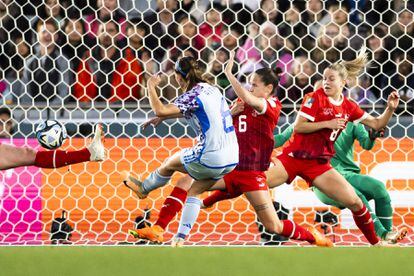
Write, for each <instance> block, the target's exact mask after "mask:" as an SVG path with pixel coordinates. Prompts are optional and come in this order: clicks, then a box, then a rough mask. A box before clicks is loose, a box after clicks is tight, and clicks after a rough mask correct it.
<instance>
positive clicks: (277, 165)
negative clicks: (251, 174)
mask: <svg viewBox="0 0 414 276" xmlns="http://www.w3.org/2000/svg"><path fill="white" fill-rule="evenodd" d="M272 160H273V163H274V166H272V167H270V168H269V169H268V170H267V171H266V172H265V174H266V179H267V181H266V182H267V186H269V188H275V187H277V186H280V185H282V184H283V183H286V182H287V181H288V180H289V172H288V171H289V164H288V162H287V161H284V159H281V160H279V159H277V158H274V159H272ZM293 178H294V177H293ZM292 180H293V179H292Z"/></svg>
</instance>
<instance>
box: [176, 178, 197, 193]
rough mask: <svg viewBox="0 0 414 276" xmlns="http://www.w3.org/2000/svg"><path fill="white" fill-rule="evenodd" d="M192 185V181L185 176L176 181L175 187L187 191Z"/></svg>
mask: <svg viewBox="0 0 414 276" xmlns="http://www.w3.org/2000/svg"><path fill="white" fill-rule="evenodd" d="M192 183H193V179H192V178H191V177H190V176H188V175H186V176H183V177H181V178H180V179H179V180H178V181H177V184H175V186H176V187H178V188H181V189H183V190H186V191H188V190H190V188H191V184H192Z"/></svg>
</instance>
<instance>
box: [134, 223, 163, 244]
mask: <svg viewBox="0 0 414 276" xmlns="http://www.w3.org/2000/svg"><path fill="white" fill-rule="evenodd" d="M164 232H165V231H164V229H162V228H161V226H159V225H153V226H148V225H146V226H145V227H144V228H142V229H135V230H128V234H130V235H132V236H133V237H134V238H136V239H144V240H149V241H151V242H155V243H162V242H163V241H164Z"/></svg>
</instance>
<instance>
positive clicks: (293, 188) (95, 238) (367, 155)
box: [0, 0, 414, 245]
mask: <svg viewBox="0 0 414 276" xmlns="http://www.w3.org/2000/svg"><path fill="white" fill-rule="evenodd" d="M0 18H1V25H0V45H1V47H2V50H1V54H0V60H1V66H0V67H1V70H0V76H1V79H0V101H1V106H5V107H7V108H8V109H9V110H11V113H12V119H11V120H10V121H7V120H8V118H7V117H5V118H4V117H3V116H4V115H2V114H0V119H1V121H0V122H3V132H1V133H0V134H1V136H2V137H3V138H2V142H3V143H10V144H14V145H17V146H23V145H26V146H30V147H33V148H36V149H39V145H38V143H37V141H36V140H35V139H34V130H35V127H36V125H37V124H38V123H39V121H40V120H44V119H56V120H58V121H60V122H62V123H63V124H65V126H66V128H67V130H68V132H69V135H70V136H71V138H70V139H68V141H67V142H66V143H65V144H64V146H63V149H65V150H69V149H80V148H82V147H83V146H84V145H85V144H86V142H87V138H88V137H89V136H90V134H91V132H92V127H93V126H94V125H95V124H96V123H98V122H101V123H103V125H104V126H105V129H106V132H107V138H106V140H105V146H106V148H107V149H108V152H109V159H108V160H107V161H105V162H102V163H84V164H78V165H73V166H70V167H67V168H61V169H56V170H48V169H37V168H33V167H25V168H18V169H13V170H8V171H3V172H1V178H0V243H1V244H47V243H50V239H51V234H50V230H51V227H52V223H53V221H54V219H56V218H59V217H60V216H61V212H62V211H63V210H66V211H67V214H66V217H67V222H68V223H69V224H70V225H71V226H72V228H73V232H72V233H71V242H72V243H75V244H114V243H124V242H134V241H133V240H132V239H131V238H129V237H128V236H127V230H128V229H130V228H134V227H136V226H138V225H141V224H142V221H143V220H147V221H154V219H155V218H156V217H157V215H158V211H159V210H160V208H161V205H162V202H163V201H164V199H165V197H166V196H167V195H168V194H169V193H170V191H171V186H172V185H168V186H167V187H165V188H163V189H160V190H158V191H155V192H153V193H151V195H150V196H149V198H148V199H146V200H140V201H139V200H137V198H136V197H134V196H133V194H132V193H131V192H130V191H129V190H128V189H126V188H125V187H124V186H123V185H122V183H121V176H120V172H121V171H123V170H128V171H133V172H135V173H136V175H137V176H139V177H140V178H145V177H146V176H147V175H148V174H149V172H151V171H153V170H154V169H156V168H157V167H158V166H159V165H160V164H161V163H162V162H163V160H165V159H166V158H167V157H168V156H170V155H172V154H173V153H175V152H176V151H178V150H180V149H182V148H184V147H188V146H191V145H193V139H192V137H193V133H192V131H191V130H190V129H189V128H188V126H187V125H186V123H185V122H184V121H182V120H170V121H167V122H165V123H163V124H162V125H160V126H159V127H158V128H157V129H153V128H148V129H146V130H142V129H141V128H140V124H141V123H142V122H144V121H145V120H146V119H148V118H151V117H152V116H153V114H152V112H151V111H150V108H149V103H148V99H147V97H146V96H145V93H146V89H145V85H146V80H147V79H148V77H149V76H150V75H152V74H155V73H158V72H162V84H161V87H162V88H161V89H160V98H161V99H162V100H163V101H164V102H170V101H172V100H173V99H174V98H175V97H177V96H178V95H179V94H180V93H181V92H180V91H179V90H178V89H177V86H178V85H177V83H176V82H175V79H174V76H173V72H174V62H175V61H176V60H177V58H179V57H180V56H183V55H191V56H194V57H196V58H198V59H199V60H200V61H201V63H202V65H203V67H204V68H205V70H206V72H207V74H208V76H209V77H210V78H211V79H212V81H213V82H215V83H216V84H217V85H218V86H220V87H221V88H222V90H223V92H224V93H225V95H226V97H227V99H228V100H229V102H230V101H232V100H234V99H235V93H234V91H233V90H232V88H231V87H230V86H229V82H228V80H227V79H226V77H225V75H224V74H223V66H224V64H225V62H226V61H227V59H228V57H229V51H231V50H235V51H236V61H237V63H238V64H237V70H235V73H236V75H237V77H238V79H239V80H240V81H241V82H243V83H246V82H247V78H248V76H249V74H250V73H251V72H252V71H254V70H256V69H258V68H261V67H271V68H273V69H275V70H276V67H279V68H281V69H282V71H283V74H282V78H281V81H280V87H279V88H278V91H277V95H278V97H279V99H280V100H281V102H282V104H283V110H282V115H281V118H280V121H279V125H278V128H277V130H275V132H279V131H281V130H283V129H284V128H286V127H287V126H288V125H290V124H291V123H292V122H293V120H294V118H295V112H296V110H298V108H299V107H300V104H301V99H302V98H303V95H304V94H306V93H308V92H311V91H312V90H313V87H314V86H315V82H317V81H318V80H320V79H321V73H322V72H323V70H324V69H325V68H326V67H327V66H328V65H329V64H331V63H332V62H334V61H337V60H340V59H345V60H348V59H352V58H353V57H355V55H356V53H357V51H358V50H359V49H360V48H361V47H362V46H363V45H366V46H367V48H368V52H369V53H370V56H371V60H372V62H371V65H370V66H369V67H368V68H367V69H366V70H365V72H364V73H363V74H362V75H361V76H360V78H359V79H358V83H357V85H354V84H352V83H351V84H350V87H353V88H351V89H349V90H348V94H349V96H350V97H352V98H353V99H354V100H355V101H357V102H358V103H359V105H360V106H361V107H363V108H364V109H365V110H367V111H369V112H370V113H371V114H373V115H378V114H381V113H382V111H383V110H384V108H385V103H386V99H387V97H388V95H389V94H390V93H391V91H393V90H397V91H398V93H399V94H400V97H401V104H400V106H399V108H398V109H397V112H396V115H395V116H394V117H393V119H392V120H391V122H390V123H389V125H388V130H387V132H386V138H384V139H379V140H378V141H377V143H376V145H375V147H374V148H373V149H372V150H371V151H364V150H362V149H361V147H360V146H359V145H356V156H355V158H356V160H357V162H358V163H359V164H360V166H361V168H362V173H364V174H368V175H371V176H373V177H375V178H378V179H380V180H382V181H383V182H384V185H386V187H387V189H388V191H389V193H390V195H391V199H392V204H393V209H394V218H393V222H394V227H396V228H399V227H402V226H407V227H410V226H411V225H413V222H414V221H413V216H414V209H413V208H414V201H413V198H414V194H413V193H414V191H413V190H414V175H413V171H414V153H413V152H414V151H413V148H414V141H413V139H412V138H410V137H413V135H414V128H413V113H414V102H413V91H414V90H413V89H414V74H413V59H412V58H413V56H414V55H413V45H414V43H413V37H414V36H413V34H414V23H413V22H414V20H413V6H412V4H411V3H410V1H339V2H337V1H277V2H276V1H266V0H264V1H221V2H210V1H173V0H167V1H116V0H112V1H110V0H98V1H68V0H66V1H65V0H62V1H58V0H47V1H30V2H27V1H21V0H18V1H7V0H4V1H1V2H0ZM7 122H13V127H12V129H11V130H10V129H9V127H10V125H9V124H7ZM179 177H180V175H179V174H177V175H175V176H174V177H173V179H172V183H175V182H176V181H177V179H178V178H179ZM272 194H273V198H274V199H275V201H278V202H280V203H281V204H282V206H283V207H285V208H287V211H286V210H285V212H280V214H281V215H282V216H283V215H285V216H288V217H289V218H293V219H294V220H295V221H296V222H297V223H298V224H300V225H302V226H307V227H309V226H313V225H316V227H319V228H320V230H321V231H325V232H326V233H327V234H328V235H331V236H332V237H333V239H335V241H336V242H337V243H339V244H344V245H349V244H365V240H364V239H363V237H362V234H361V233H360V232H359V231H357V230H356V227H355V225H354V224H353V222H352V216H351V214H350V213H347V212H346V211H343V210H342V211H341V210H339V209H336V208H333V207H329V206H326V205H324V204H322V203H321V202H320V201H319V200H318V199H317V198H316V197H315V195H314V194H313V193H312V191H310V190H309V189H308V187H307V186H306V184H305V183H304V182H303V181H302V180H296V181H295V182H294V183H293V184H292V185H289V186H287V185H285V186H282V187H281V188H278V189H275V190H274V191H272ZM278 206H279V207H280V205H278ZM147 210H150V211H149V212H148V211H147ZM280 210H282V209H281V207H280V208H279V211H280ZM318 214H319V216H318ZM62 221H64V219H62V220H61V222H60V223H59V222H58V224H60V225H62ZM176 229H177V221H173V223H172V224H171V225H170V226H169V228H168V231H167V234H166V240H167V241H168V240H169V238H171V236H172V234H173V233H175V231H176ZM279 240H280V239H279V237H274V236H273V237H271V236H269V235H266V234H264V232H263V228H262V227H258V225H257V223H256V216H255V214H254V212H253V211H252V209H251V208H250V207H249V205H248V203H247V201H246V199H245V198H238V199H235V200H231V201H226V202H221V203H219V204H217V205H215V206H214V207H213V208H211V209H207V210H202V211H201V215H200V217H199V219H198V221H197V224H196V225H195V227H194V229H193V231H192V234H191V236H190V238H189V241H188V243H189V244H221V245H223V244H263V242H268V243H270V244H273V243H274V244H278V242H279ZM404 242H405V243H406V244H411V245H412V244H414V236H412V235H409V237H408V238H407V239H406V240H405V241H404Z"/></svg>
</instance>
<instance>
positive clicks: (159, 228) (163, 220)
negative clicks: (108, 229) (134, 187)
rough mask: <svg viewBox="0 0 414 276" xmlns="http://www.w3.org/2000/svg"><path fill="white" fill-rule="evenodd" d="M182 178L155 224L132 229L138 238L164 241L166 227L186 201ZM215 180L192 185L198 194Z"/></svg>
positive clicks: (201, 181) (196, 181) (167, 199)
mask: <svg viewBox="0 0 414 276" xmlns="http://www.w3.org/2000/svg"><path fill="white" fill-rule="evenodd" d="M181 180H182V179H180V180H179V181H178V183H177V185H176V187H174V189H173V191H172V192H171V194H170V195H169V196H168V197H167V198H166V200H165V201H164V204H163V206H162V208H161V210H160V214H159V216H158V220H157V221H156V222H155V224H154V225H153V226H152V227H146V228H143V229H139V230H136V231H130V232H129V233H130V234H132V235H133V236H134V237H136V238H142V239H148V240H150V241H153V242H158V243H162V242H163V241H164V237H163V234H164V232H165V229H166V228H167V226H168V224H169V223H170V222H171V220H172V219H173V218H174V217H175V216H176V215H177V213H178V212H179V211H181V209H182V208H183V206H184V202H185V201H186V197H187V191H186V190H184V189H182V188H180V186H181V187H183V185H186V183H180V181H181ZM182 181H186V179H185V178H184V179H183V180H182ZM215 182H216V180H195V181H194V182H193V183H192V185H191V187H192V188H193V186H194V191H196V194H197V195H198V194H201V193H203V192H204V191H207V190H208V189H209V188H210V187H211V186H213V184H214V183H215Z"/></svg>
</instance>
